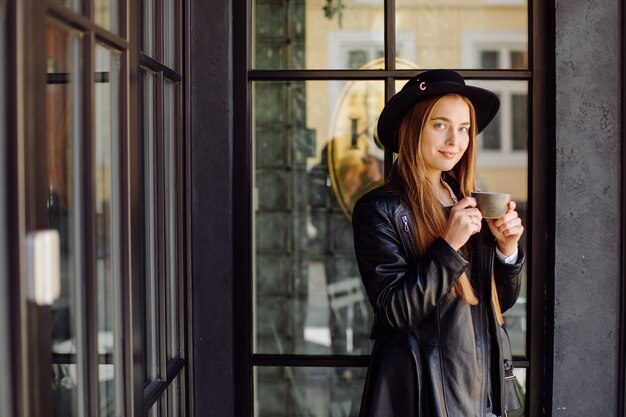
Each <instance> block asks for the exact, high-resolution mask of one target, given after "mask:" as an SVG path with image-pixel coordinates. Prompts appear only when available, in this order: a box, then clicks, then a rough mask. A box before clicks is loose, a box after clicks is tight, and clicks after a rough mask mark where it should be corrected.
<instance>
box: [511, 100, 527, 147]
mask: <svg viewBox="0 0 626 417" xmlns="http://www.w3.org/2000/svg"><path fill="white" fill-rule="evenodd" d="M511 112H512V117H513V121H512V123H511V125H512V128H513V132H512V135H513V150H515V151H524V150H526V149H528V98H527V96H526V94H513V95H511Z"/></svg>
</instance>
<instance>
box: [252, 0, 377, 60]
mask: <svg viewBox="0 0 626 417" xmlns="http://www.w3.org/2000/svg"><path fill="white" fill-rule="evenodd" d="M383 3H384V1H383V0H367V1H351V2H346V1H342V0H326V1H325V2H321V1H314V0H303V1H275V0H254V1H253V2H252V7H253V16H254V22H253V26H254V28H253V57H252V67H253V68H256V69H303V68H336V69H347V68H358V67H360V66H362V65H363V64H365V63H366V62H369V61H371V60H372V59H375V58H379V57H381V56H383V53H382V51H383V50H384V30H383V24H384V21H385V19H384V7H383Z"/></svg>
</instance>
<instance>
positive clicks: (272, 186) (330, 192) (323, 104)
mask: <svg viewBox="0 0 626 417" xmlns="http://www.w3.org/2000/svg"><path fill="white" fill-rule="evenodd" d="M383 101H384V85H383V83H382V82H380V81H355V82H347V81H326V82H325V81H308V82H257V83H255V85H254V155H255V158H254V159H255V170H254V172H255V179H254V181H255V193H254V196H255V200H254V207H255V213H254V222H255V231H256V234H255V248H256V250H255V271H256V273H255V281H254V282H255V283H254V291H255V300H256V303H255V306H254V322H255V337H254V351H255V352H256V353H278V354H283V353H284V354H290V353H300V354H355V355H358V354H369V353H370V351H371V343H372V342H371V340H370V338H369V332H370V327H371V319H372V318H371V308H370V306H369V303H368V301H367V297H366V295H365V292H364V290H363V287H362V284H361V279H360V275H359V272H358V268H357V265H356V260H355V258H354V248H353V241H352V226H351V224H350V213H351V204H353V203H354V199H355V198H356V196H357V195H358V193H360V192H361V190H362V189H366V188H367V187H370V186H372V184H374V183H375V182H376V181H380V179H381V177H382V161H383V151H382V150H381V149H380V148H378V147H377V146H376V143H375V142H374V140H373V126H374V123H375V121H376V117H377V116H378V114H379V113H380V110H381V108H382V103H383ZM353 145H354V146H353ZM353 162H354V164H353ZM367 163H369V164H371V165H372V168H371V169H370V170H366V169H364V167H365V165H366V164H367ZM353 165H354V166H353Z"/></svg>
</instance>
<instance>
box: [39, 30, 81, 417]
mask: <svg viewBox="0 0 626 417" xmlns="http://www.w3.org/2000/svg"><path fill="white" fill-rule="evenodd" d="M46 39H47V42H46V46H47V51H46V53H47V86H46V124H47V128H46V141H47V151H48V158H47V159H48V181H49V183H48V224H49V227H50V228H51V229H55V230H57V231H58V232H59V236H60V238H61V295H60V297H59V298H58V299H57V300H56V301H55V302H54V304H53V305H52V309H51V312H50V313H51V320H52V363H53V365H52V400H53V414H54V415H55V416H73V415H77V395H78V390H77V385H78V381H77V376H78V374H77V365H76V363H77V361H76V358H77V356H76V355H77V353H78V352H77V350H76V349H77V346H79V344H78V343H77V339H76V335H77V333H76V332H77V329H76V317H77V315H78V313H79V311H78V309H79V307H78V296H77V277H78V276H80V274H79V270H78V265H79V263H78V259H77V254H78V253H79V251H80V246H79V245H77V238H76V236H77V234H79V231H78V229H77V228H78V220H79V219H78V216H77V215H78V213H77V211H79V210H80V208H79V207H80V196H79V193H80V191H79V190H80V186H81V181H80V180H79V179H78V177H79V175H80V172H81V167H80V162H79V161H80V157H81V155H80V148H79V146H80V139H81V135H80V124H79V123H80V116H81V115H80V100H79V99H78V97H77V95H78V86H79V85H80V81H79V79H78V76H79V75H80V55H79V53H80V52H79V51H80V42H79V38H78V35H77V34H76V33H74V32H72V31H70V30H67V29H65V28H64V27H61V26H59V25H56V24H54V23H51V22H50V23H48V27H47V33H46Z"/></svg>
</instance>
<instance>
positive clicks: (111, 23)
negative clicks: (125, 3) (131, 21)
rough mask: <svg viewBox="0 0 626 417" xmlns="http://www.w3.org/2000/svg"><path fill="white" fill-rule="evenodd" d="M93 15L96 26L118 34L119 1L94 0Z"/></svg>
mask: <svg viewBox="0 0 626 417" xmlns="http://www.w3.org/2000/svg"><path fill="white" fill-rule="evenodd" d="M93 14H94V21H95V22H96V24H98V25H100V26H102V27H103V28H105V29H108V30H110V31H111V32H116V33H117V31H118V27H119V25H118V16H119V10H118V0H93Z"/></svg>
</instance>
